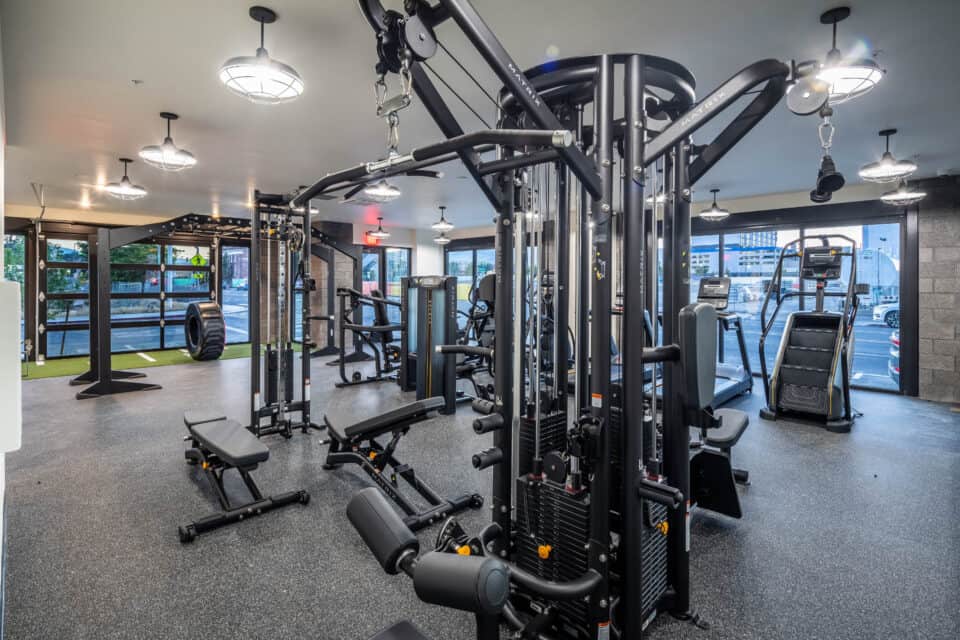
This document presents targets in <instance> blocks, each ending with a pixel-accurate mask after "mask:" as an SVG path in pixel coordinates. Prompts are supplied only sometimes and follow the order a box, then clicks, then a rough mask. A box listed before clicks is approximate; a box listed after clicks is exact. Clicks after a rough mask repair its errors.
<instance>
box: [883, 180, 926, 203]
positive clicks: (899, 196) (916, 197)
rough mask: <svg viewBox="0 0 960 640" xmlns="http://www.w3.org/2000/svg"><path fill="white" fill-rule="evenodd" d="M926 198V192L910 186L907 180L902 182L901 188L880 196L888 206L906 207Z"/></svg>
mask: <svg viewBox="0 0 960 640" xmlns="http://www.w3.org/2000/svg"><path fill="white" fill-rule="evenodd" d="M926 197H927V194H926V192H925V191H918V190H916V189H914V188H913V187H910V186H908V185H907V181H906V180H901V181H900V186H899V187H898V188H897V189H896V190H895V191H887V192H886V193H885V194H883V195H882V196H880V199H881V200H883V201H884V202H885V203H887V204H891V205H894V206H900V207H905V206H907V205H910V204H915V203H917V202H920V201H921V200H923V199H924V198H926Z"/></svg>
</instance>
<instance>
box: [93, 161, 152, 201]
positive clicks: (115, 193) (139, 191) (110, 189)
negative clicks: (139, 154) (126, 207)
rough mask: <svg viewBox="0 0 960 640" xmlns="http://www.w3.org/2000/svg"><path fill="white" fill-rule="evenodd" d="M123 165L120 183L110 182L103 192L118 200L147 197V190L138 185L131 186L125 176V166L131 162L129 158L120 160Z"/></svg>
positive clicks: (127, 177) (128, 178)
mask: <svg viewBox="0 0 960 640" xmlns="http://www.w3.org/2000/svg"><path fill="white" fill-rule="evenodd" d="M120 162H122V163H123V177H122V178H121V179H120V182H110V183H108V184H106V185H104V187H103V190H104V191H106V192H107V194H108V195H110V196H112V197H114V198H117V199H118V200H139V199H140V198H143V197H144V196H146V195H147V190H146V189H145V188H143V187H141V186H140V185H138V184H133V183H132V182H131V181H130V177H129V176H128V175H127V165H128V164H130V163H131V162H133V160H131V159H130V158H120Z"/></svg>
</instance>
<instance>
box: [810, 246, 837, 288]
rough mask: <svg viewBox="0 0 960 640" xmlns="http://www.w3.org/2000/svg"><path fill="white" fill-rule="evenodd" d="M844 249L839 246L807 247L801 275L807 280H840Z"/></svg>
mask: <svg viewBox="0 0 960 640" xmlns="http://www.w3.org/2000/svg"><path fill="white" fill-rule="evenodd" d="M842 259H843V256H842V251H841V250H840V249H839V248H838V247H807V248H806V249H804V251H803V264H802V266H801V277H803V278H804V279H805V280H839V279H840V267H841V264H842V262H841V261H842Z"/></svg>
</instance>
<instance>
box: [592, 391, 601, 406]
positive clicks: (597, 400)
mask: <svg viewBox="0 0 960 640" xmlns="http://www.w3.org/2000/svg"><path fill="white" fill-rule="evenodd" d="M590 406H591V407H596V408H597V409H601V408H602V407H603V394H600V393H591V394H590Z"/></svg>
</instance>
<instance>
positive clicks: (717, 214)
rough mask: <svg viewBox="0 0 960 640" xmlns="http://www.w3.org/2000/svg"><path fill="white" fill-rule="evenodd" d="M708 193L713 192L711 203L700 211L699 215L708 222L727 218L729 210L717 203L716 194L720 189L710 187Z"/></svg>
mask: <svg viewBox="0 0 960 640" xmlns="http://www.w3.org/2000/svg"><path fill="white" fill-rule="evenodd" d="M710 193H712V194H713V204H712V205H711V206H710V208H709V209H704V210H703V211H701V212H700V217H701V218H703V219H704V220H709V221H710V222H720V221H721V220H726V219H727V218H729V217H730V212H729V211H727V210H726V209H721V208H720V206H718V205H717V194H718V193H720V189H710Z"/></svg>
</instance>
